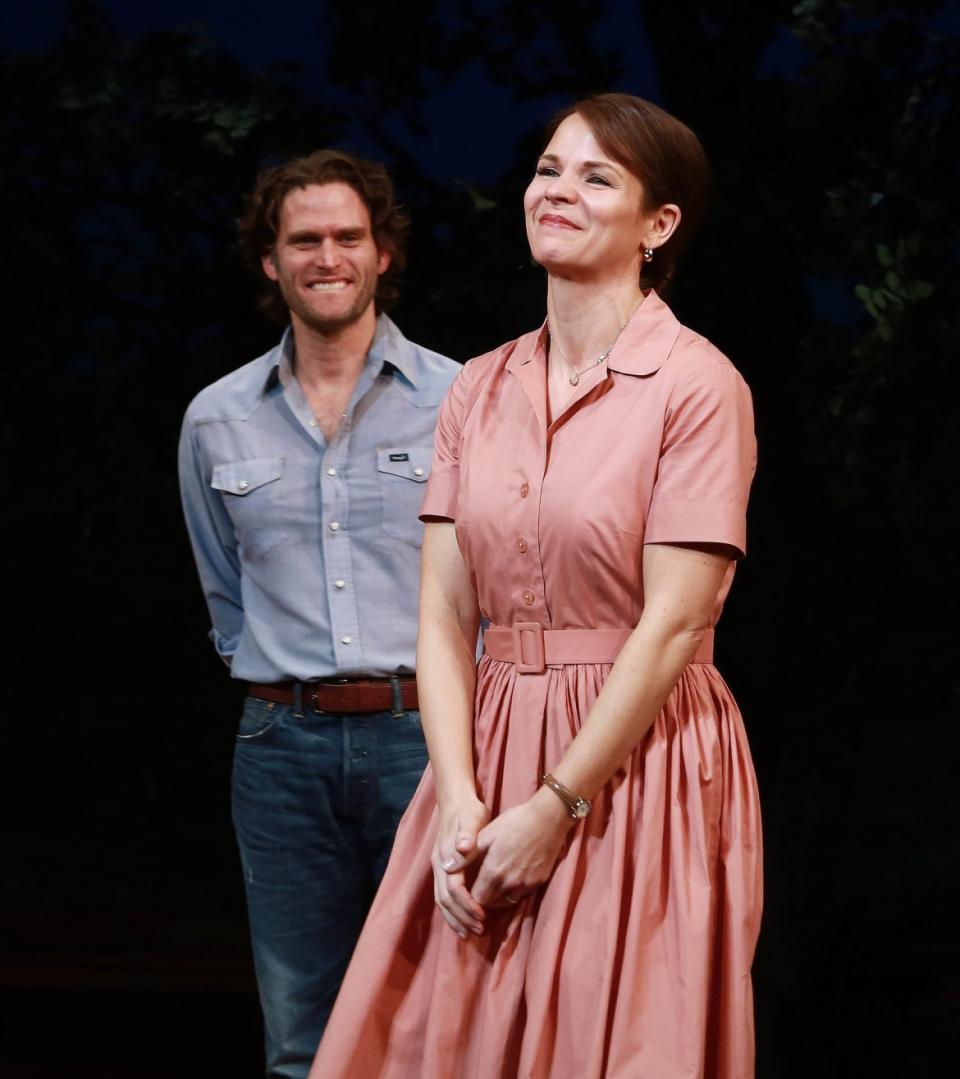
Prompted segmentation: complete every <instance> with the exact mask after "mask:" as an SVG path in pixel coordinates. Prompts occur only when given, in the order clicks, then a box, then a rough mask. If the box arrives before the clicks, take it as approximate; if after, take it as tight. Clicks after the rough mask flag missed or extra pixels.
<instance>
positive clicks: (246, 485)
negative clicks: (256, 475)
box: [240, 480, 250, 491]
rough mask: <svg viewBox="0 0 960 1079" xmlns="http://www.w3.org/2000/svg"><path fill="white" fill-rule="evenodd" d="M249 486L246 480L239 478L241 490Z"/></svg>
mask: <svg viewBox="0 0 960 1079" xmlns="http://www.w3.org/2000/svg"><path fill="white" fill-rule="evenodd" d="M249 486H250V484H249V483H247V481H246V480H241V481H240V490H241V491H245V490H246V489H247V488H248V487H249Z"/></svg>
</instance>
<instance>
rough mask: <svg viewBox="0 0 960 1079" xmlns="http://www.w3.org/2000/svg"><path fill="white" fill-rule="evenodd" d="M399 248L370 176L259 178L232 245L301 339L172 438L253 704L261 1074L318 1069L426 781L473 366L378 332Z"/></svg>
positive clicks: (384, 194)
mask: <svg viewBox="0 0 960 1079" xmlns="http://www.w3.org/2000/svg"><path fill="white" fill-rule="evenodd" d="M406 230H407V221H406V217H405V215H404V214H403V213H402V211H401V210H400V209H399V208H398V207H397V206H396V205H395V203H394V199H393V189H392V185H391V183H390V180H389V178H388V177H387V175H386V172H385V171H384V169H383V168H382V167H381V166H379V165H376V164H373V163H371V162H368V161H364V160H362V159H359V158H355V157H351V156H349V155H347V154H344V153H339V152H336V151H330V150H321V151H318V152H316V153H314V154H311V155H310V156H309V157H305V158H298V159H295V160H292V161H290V162H288V163H287V164H285V165H281V166H279V167H277V168H274V169H270V170H268V171H266V172H264V173H263V174H261V176H260V177H259V179H258V181H257V185H256V188H255V190H254V192H253V194H252V196H251V198H250V201H249V205H248V208H247V211H246V214H245V216H244V217H243V219H242V220H241V222H240V238H241V243H242V245H243V247H244V248H245V250H246V252H247V254H248V256H249V257H250V259H251V261H252V262H253V263H254V264H255V265H256V266H257V267H258V269H259V270H262V274H263V276H264V279H265V280H264V283H265V285H266V286H267V288H268V290H269V291H268V292H267V293H266V294H265V297H264V301H263V306H264V307H265V308H266V309H267V310H268V311H273V312H276V311H278V310H279V312H281V313H282V314H283V315H284V316H286V317H288V318H289V321H290V326H289V327H288V328H287V330H286V332H285V333H284V335H283V338H282V340H281V342H280V344H279V345H278V346H277V347H276V348H274V349H273V350H271V351H270V352H268V353H267V354H266V355H264V356H261V357H260V358H259V359H257V360H254V361H253V362H252V363H249V364H247V365H246V366H245V367H241V368H239V369H238V370H236V371H234V372H233V373H232V374H229V375H227V376H226V377H225V378H222V379H220V381H218V382H216V383H214V384H213V385H212V386H208V387H207V388H206V389H205V390H203V392H202V393H200V394H199V395H198V396H197V397H196V399H195V400H194V401H193V402H192V403H191V405H190V407H189V408H188V410H187V414H186V418H185V421H184V426H183V434H182V438H181V446H180V480H181V490H182V494H183V504H184V510H185V514H186V519H187V525H188V528H189V531H190V537H191V540H192V543H193V549H194V553H195V556H196V560H197V567H198V570H199V573H200V580H201V583H202V585H203V589H204V593H205V594H206V598H207V604H208V606H209V609H210V615H211V618H212V621H213V629H212V631H211V636H212V638H213V641H214V644H215V646H216V649H217V651H218V652H219V654H220V655H221V656H222V657H223V659H224V660H225V661H226V662H227V663H228V664H229V665H230V668H231V673H232V675H233V677H234V678H238V679H241V680H243V681H245V682H247V683H249V688H248V694H249V695H248V697H247V700H246V704H245V707H244V711H243V717H242V719H241V722H240V728H239V732H238V735H237V744H236V752H235V757H234V770H233V817H234V824H235V827H236V832H237V838H238V843H239V847H240V855H241V861H242V864H243V872H244V881H245V887H246V893H247V906H248V910H249V917H250V925H251V936H252V940H253V952H254V960H255V964H256V972H257V983H258V987H259V992H260V1000H261V1005H262V1008H263V1013H264V1021H265V1028H266V1055H267V1074H268V1075H270V1076H284V1077H294V1076H306V1074H307V1071H308V1070H309V1067H310V1063H311V1061H312V1059H313V1054H314V1052H315V1050H316V1048H317V1044H318V1042H319V1040H320V1036H321V1034H322V1032H323V1027H324V1024H325V1022H326V1019H327V1016H328V1014H329V1011H330V1008H331V1006H332V1004H333V1000H334V998H335V996H336V992H337V989H338V987H339V984H340V980H341V977H342V975H343V972H344V970H345V968H346V965H347V962H348V960H349V958H350V954H351V951H352V949H353V945H354V942H355V940H356V938H357V936H358V934H359V931H360V928H361V925H362V923H363V920H364V917H365V915H366V912H367V909H368V907H369V905H370V901H371V899H372V896H373V893H374V890H375V889H376V886H377V883H378V881H379V879H380V877H381V875H382V873H383V870H384V868H385V865H386V861H387V858H388V856H389V853H390V847H391V843H392V841H393V835H394V830H395V828H396V825H397V823H398V821H399V819H400V816H401V815H402V813H403V810H404V808H405V807H406V804H407V802H408V800H409V798H410V796H411V795H412V793H413V790H414V788H415V786H416V784H417V782H418V780H419V778H420V775H421V773H422V771H423V768H424V765H425V763H426V751H425V748H424V742H423V735H422V731H421V728H420V719H419V713H418V712H417V699H416V682H415V680H414V677H413V675H414V648H415V639H416V606H417V586H418V574H419V554H420V552H419V547H420V543H421V533H422V525H421V524H420V522H419V520H418V517H417V515H418V513H419V509H420V502H421V499H422V495H423V492H424V486H423V485H424V483H425V481H426V479H427V477H428V475H429V472H430V460H431V455H432V444H433V428H434V424H435V421H436V414H437V408H438V406H439V404H440V401H441V399H442V398H443V395H444V393H445V391H446V389H447V386H448V385H449V383H450V382H451V380H452V379H453V377H454V375H455V374H456V373H457V371H458V370H459V366H458V365H457V364H456V363H454V362H453V361H452V360H448V359H446V358H445V357H443V356H439V355H437V354H436V353H433V352H430V351H428V350H427V349H424V348H421V347H420V346H418V345H414V344H412V343H411V342H409V341H407V340H406V339H405V338H404V337H403V335H402V334H401V333H400V331H399V330H398V329H397V327H396V326H395V325H394V324H393V322H391V321H390V319H389V318H388V317H387V316H386V314H385V313H384V312H385V311H386V309H387V308H388V307H389V306H390V304H391V303H392V302H393V301H394V300H395V299H396V295H397V290H396V284H395V276H396V275H397V274H398V273H399V271H400V270H401V269H402V266H403V261H404V241H405V238H406Z"/></svg>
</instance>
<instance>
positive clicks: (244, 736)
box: [237, 697, 280, 742]
mask: <svg viewBox="0 0 960 1079" xmlns="http://www.w3.org/2000/svg"><path fill="white" fill-rule="evenodd" d="M279 718H280V713H279V711H278V709H277V706H276V705H275V704H274V703H273V701H262V700H260V699H259V697H247V699H246V701H244V704H243V714H242V715H241V716H240V726H239V727H238V728H237V741H238V742H252V741H255V740H256V739H258V738H262V737H263V736H264V735H265V734H266V733H267V732H268V731H270V730H271V729H272V728H273V727H274V726H275V725H276V722H277V720H278V719H279Z"/></svg>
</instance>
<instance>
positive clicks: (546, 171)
mask: <svg viewBox="0 0 960 1079" xmlns="http://www.w3.org/2000/svg"><path fill="white" fill-rule="evenodd" d="M537 175H538V176H559V175H560V174H559V173H558V172H557V170H556V169H555V168H554V167H553V165H538V166H537Z"/></svg>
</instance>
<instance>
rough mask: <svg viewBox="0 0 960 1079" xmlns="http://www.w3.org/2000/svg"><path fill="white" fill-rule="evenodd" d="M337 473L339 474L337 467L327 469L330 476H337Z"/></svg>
mask: <svg viewBox="0 0 960 1079" xmlns="http://www.w3.org/2000/svg"><path fill="white" fill-rule="evenodd" d="M336 474H337V470H336V469H335V468H328V469H327V475H328V476H335V475H336Z"/></svg>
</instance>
